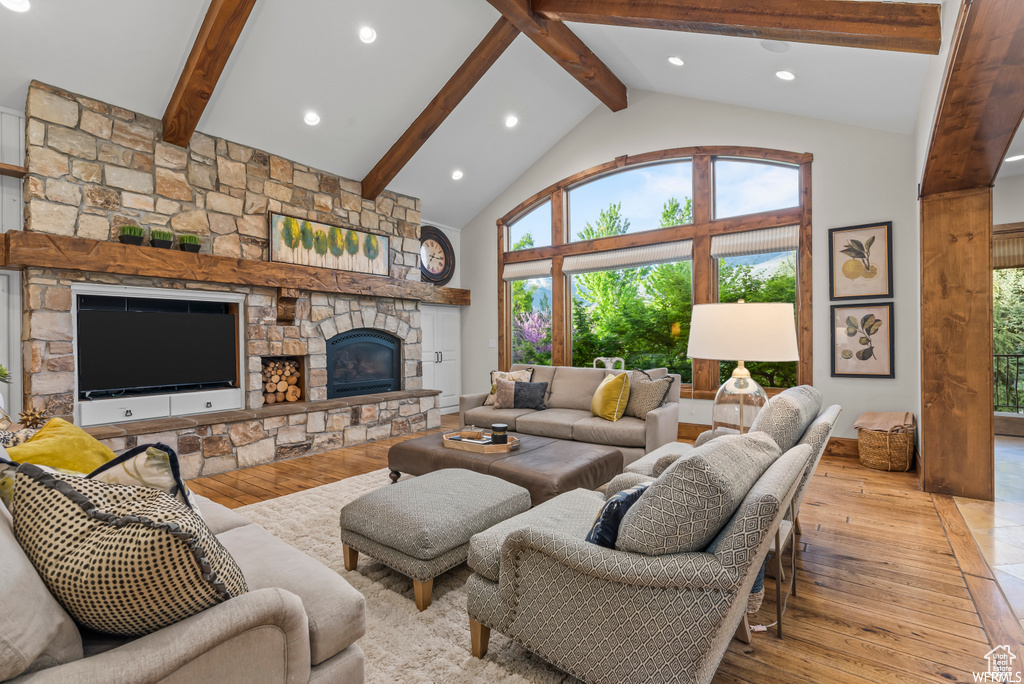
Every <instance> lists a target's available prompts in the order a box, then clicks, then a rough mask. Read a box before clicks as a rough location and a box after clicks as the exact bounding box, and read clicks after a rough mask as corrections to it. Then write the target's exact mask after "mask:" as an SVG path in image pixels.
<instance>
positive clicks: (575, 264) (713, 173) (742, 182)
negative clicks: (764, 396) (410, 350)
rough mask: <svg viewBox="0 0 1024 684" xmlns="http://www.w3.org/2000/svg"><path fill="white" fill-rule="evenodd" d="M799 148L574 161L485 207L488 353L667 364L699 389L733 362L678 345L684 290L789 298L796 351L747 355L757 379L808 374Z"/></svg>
mask: <svg viewBox="0 0 1024 684" xmlns="http://www.w3.org/2000/svg"><path fill="white" fill-rule="evenodd" d="M811 161H812V159H811V155H809V154H796V153H791V152H782V151H777V150H764V149H755V148H730V147H696V148H683V149H674V150H663V151H659V152H652V153H648V154H643V155H636V156H631V157H619V158H617V159H615V160H613V161H611V162H608V163H606V164H602V165H600V166H597V167H594V168H592V169H587V170H586V171H582V172H580V173H577V174H575V175H573V176H570V177H569V178H565V179H563V180H562V181H559V182H558V183H555V184H553V185H551V186H550V187H548V188H545V189H544V190H542V191H541V192H539V193H537V194H536V195H534V196H533V197H531V198H529V199H528V200H526V201H525V202H523V203H522V204H520V205H519V206H518V207H516V208H515V209H514V210H513V211H511V212H509V214H507V215H506V216H505V217H503V218H502V219H500V220H499V221H498V231H499V244H500V245H501V246H502V248H501V249H499V254H498V273H499V278H500V280H501V282H502V287H501V288H500V289H499V302H498V303H499V306H498V309H499V323H500V326H499V336H500V347H499V365H500V366H501V367H502V368H503V369H507V368H508V366H509V365H511V364H513V363H534V364H554V365H574V366H590V365H591V364H592V363H593V360H594V358H596V357H598V356H621V357H623V358H625V359H626V363H627V366H629V367H638V368H648V367H658V366H665V367H667V368H669V369H670V371H671V372H676V373H680V374H681V375H682V377H683V382H684V384H686V385H687V386H686V387H685V388H684V395H687V396H688V395H689V393H690V392H691V391H692V392H693V393H694V396H696V397H698V398H711V397H713V395H714V392H715V390H717V388H718V385H719V384H720V383H721V381H722V379H723V378H726V377H728V375H729V374H730V373H731V372H732V369H733V367H734V365H735V364H733V363H727V362H723V363H721V364H719V363H718V362H716V361H706V360H694V361H691V360H690V359H688V358H687V357H686V346H687V342H688V335H689V329H690V315H691V311H692V307H693V305H694V304H695V303H698V304H699V303H711V302H717V301H722V302H730V301H737V300H739V299H744V300H745V301H784V302H792V303H793V304H795V305H796V312H797V331H798V342H799V346H800V357H801V358H800V362H799V363H761V364H758V363H751V364H748V367H749V368H750V369H751V372H752V373H753V374H754V376H755V377H756V378H757V379H758V381H759V382H761V383H762V385H764V386H766V387H776V388H782V387H788V386H792V385H795V384H797V383H810V381H811V292H810V285H811V277H810V275H811V256H810V255H811V251H810V233H811V225H810V217H811V211H810V170H811Z"/></svg>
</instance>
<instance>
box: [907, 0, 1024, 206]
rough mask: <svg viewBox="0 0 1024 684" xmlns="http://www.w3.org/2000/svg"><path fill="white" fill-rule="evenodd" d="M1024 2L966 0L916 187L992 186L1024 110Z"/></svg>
mask: <svg viewBox="0 0 1024 684" xmlns="http://www.w3.org/2000/svg"><path fill="white" fill-rule="evenodd" d="M1021 55H1024V2H1022V1H1021V0H974V1H973V2H972V3H964V6H963V9H962V10H961V13H960V19H959V22H958V24H957V30H956V32H955V33H954V36H953V45H952V48H951V52H950V59H949V63H948V64H947V67H946V80H945V83H944V84H943V88H942V93H941V95H940V96H939V105H938V111H937V112H936V115H935V124H934V126H933V128H932V138H931V145H930V146H929V148H928V160H927V162H926V163H925V170H924V179H923V181H922V183H921V194H922V195H923V196H924V195H935V194H939V193H943V192H951V191H955V190H967V189H971V188H980V187H986V186H990V185H992V184H993V183H995V179H996V174H997V173H998V172H999V167H1000V165H1001V164H1002V163H1003V158H1004V157H1005V156H1006V152H1007V150H1008V149H1009V147H1010V143H1011V142H1012V140H1013V136H1014V133H1015V132H1016V130H1017V128H1018V126H1019V125H1020V122H1021V118H1022V117H1024V59H1021Z"/></svg>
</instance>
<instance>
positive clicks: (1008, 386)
mask: <svg viewBox="0 0 1024 684" xmlns="http://www.w3.org/2000/svg"><path fill="white" fill-rule="evenodd" d="M1022 360H1024V354H995V355H993V357H992V370H993V374H994V379H995V383H994V385H993V386H994V388H995V392H994V398H993V404H994V405H995V411H996V413H1024V404H1022V403H1021V399H1022V395H1024V385H1022V384H1021V372H1022V371H1024V363H1022Z"/></svg>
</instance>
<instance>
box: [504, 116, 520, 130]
mask: <svg viewBox="0 0 1024 684" xmlns="http://www.w3.org/2000/svg"><path fill="white" fill-rule="evenodd" d="M517 123H519V117H518V116H516V115H515V114H509V115H508V116H506V117H505V127H506V128H515V127H516V124H517Z"/></svg>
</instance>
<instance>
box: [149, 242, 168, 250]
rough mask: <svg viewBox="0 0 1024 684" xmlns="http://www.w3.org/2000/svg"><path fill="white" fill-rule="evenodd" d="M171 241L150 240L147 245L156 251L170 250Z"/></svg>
mask: <svg viewBox="0 0 1024 684" xmlns="http://www.w3.org/2000/svg"><path fill="white" fill-rule="evenodd" d="M172 242H173V240H150V241H149V244H151V245H152V246H154V247H156V248H157V249H170V248H171V243H172Z"/></svg>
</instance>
